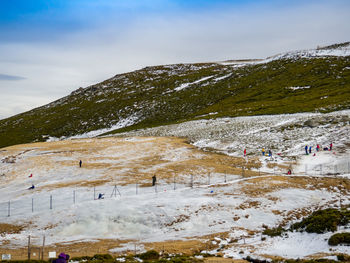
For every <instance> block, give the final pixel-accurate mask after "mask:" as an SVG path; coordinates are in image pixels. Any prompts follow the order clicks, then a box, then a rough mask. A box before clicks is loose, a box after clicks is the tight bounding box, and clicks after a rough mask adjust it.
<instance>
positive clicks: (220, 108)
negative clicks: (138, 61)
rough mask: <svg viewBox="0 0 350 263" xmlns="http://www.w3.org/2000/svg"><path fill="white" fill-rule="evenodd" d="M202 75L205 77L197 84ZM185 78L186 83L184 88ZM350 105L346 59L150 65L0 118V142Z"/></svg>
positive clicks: (349, 71) (348, 61)
mask: <svg viewBox="0 0 350 263" xmlns="http://www.w3.org/2000/svg"><path fill="white" fill-rule="evenodd" d="M205 77H210V78H208V79H206V80H202V81H199V80H201V79H203V78H205ZM186 83H191V84H189V85H187V86H185V85H183V86H181V84H186ZM180 87H185V88H183V89H180ZM293 87H302V88H293ZM176 88H178V90H176ZM349 108H350V57H323V58H299V59H281V60H275V61H272V62H269V63H266V64H257V65H247V66H242V67H237V66H235V65H222V64H217V63H207V64H185V65H184V64H178V65H170V66H157V67H147V68H144V69H142V70H138V71H134V72H131V73H126V74H121V75H117V76H115V77H114V78H111V79H109V80H106V81H104V82H102V83H99V84H96V85H93V86H91V87H88V88H85V89H79V90H77V91H75V92H73V93H72V94H70V95H69V96H67V97H64V98H62V99H60V100H58V101H56V102H53V103H51V104H48V105H46V106H43V107H40V108H37V109H34V110H31V111H29V112H26V113H22V114H19V115H16V116H13V117H11V118H8V119H4V120H0V147H5V146H8V145H14V144H19V143H26V142H32V141H44V140H46V139H47V137H48V136H53V137H62V136H72V135H76V134H81V133H86V132H89V131H93V130H97V129H102V128H109V127H111V126H112V125H115V124H117V123H118V122H119V121H122V120H125V119H128V118H130V117H133V118H134V121H133V122H130V123H128V126H127V127H125V128H121V129H116V130H115V131H114V132H123V131H128V130H133V129H139V128H147V127H154V126H160V125H166V124H172V123H177V122H184V121H189V120H194V119H201V118H218V117H236V116H246V115H262V114H281V113H296V112H309V111H310V112H311V111H319V112H330V111H334V110H341V109H349Z"/></svg>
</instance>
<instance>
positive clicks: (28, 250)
mask: <svg viewBox="0 0 350 263" xmlns="http://www.w3.org/2000/svg"><path fill="white" fill-rule="evenodd" d="M28 260H30V235H29V236H28Z"/></svg>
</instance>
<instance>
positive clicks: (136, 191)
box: [135, 183, 137, 195]
mask: <svg viewBox="0 0 350 263" xmlns="http://www.w3.org/2000/svg"><path fill="white" fill-rule="evenodd" d="M135 186H136V195H137V183H136V185H135Z"/></svg>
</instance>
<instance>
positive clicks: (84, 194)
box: [0, 161, 350, 217]
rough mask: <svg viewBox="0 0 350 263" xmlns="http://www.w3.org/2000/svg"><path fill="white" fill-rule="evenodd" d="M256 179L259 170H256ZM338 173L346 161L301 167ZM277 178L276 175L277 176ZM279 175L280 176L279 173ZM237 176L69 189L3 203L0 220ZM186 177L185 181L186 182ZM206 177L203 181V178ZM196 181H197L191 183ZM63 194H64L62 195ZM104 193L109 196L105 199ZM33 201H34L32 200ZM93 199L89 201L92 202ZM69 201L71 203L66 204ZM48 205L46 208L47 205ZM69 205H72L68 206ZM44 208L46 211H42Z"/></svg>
mask: <svg viewBox="0 0 350 263" xmlns="http://www.w3.org/2000/svg"><path fill="white" fill-rule="evenodd" d="M257 172H258V173H259V176H260V168H259V169H258V170H257ZM340 173H349V174H350V161H347V162H342V163H338V164H335V165H333V166H332V165H328V164H320V165H315V166H313V167H312V166H310V165H308V164H305V175H320V176H323V175H338V174H340ZM273 174H274V175H275V174H276V170H275V167H274V168H273ZM277 174H278V172H277ZM280 174H281V173H280ZM241 175H242V176H244V175H245V171H244V168H242V174H241ZM237 176H238V175H233V174H227V173H224V174H222V173H221V174H220V176H217V175H216V176H212V175H211V173H208V174H207V175H197V176H194V175H193V174H190V175H189V176H187V178H185V180H184V179H182V180H179V181H176V177H175V175H174V177H173V182H170V183H169V182H168V183H165V182H164V181H163V183H162V184H159V183H156V184H155V186H154V187H140V186H139V182H136V183H135V190H133V189H132V187H125V188H124V187H122V186H121V191H119V188H118V186H117V185H116V184H115V185H114V186H113V188H112V186H102V187H94V188H93V193H91V190H92V189H91V188H85V189H81V190H80V191H79V192H78V191H77V190H76V189H74V190H73V189H72V199H70V198H67V196H70V193H67V191H55V192H50V193H49V199H47V198H48V197H46V198H45V197H44V196H45V195H48V194H41V195H40V194H35V195H34V196H31V197H29V198H28V199H31V200H30V201H28V202H26V201H24V200H9V201H8V202H5V203H0V217H10V216H19V215H23V214H28V213H36V212H40V211H45V210H55V209H58V208H60V207H62V206H67V205H70V204H72V205H75V204H76V203H83V202H87V201H91V200H98V199H99V198H96V194H98V195H99V196H100V194H102V198H100V199H105V198H106V199H107V198H121V197H122V193H123V196H133V195H139V194H152V193H153V194H156V195H157V194H158V192H159V191H162V189H164V191H170V190H172V191H176V190H178V189H185V188H190V189H192V188H194V187H195V186H206V185H211V184H213V185H214V184H222V183H227V182H229V177H235V178H237ZM188 177H189V178H188ZM206 177H207V178H206ZM195 179H197V180H195ZM62 192H64V194H62ZM106 193H110V195H109V196H107V195H106ZM92 195H93V196H92ZM34 197H36V198H34ZM92 197H93V198H92ZM68 200H71V201H68ZM48 202H49V205H47V204H48ZM70 202H72V203H70ZM45 207H47V209H45Z"/></svg>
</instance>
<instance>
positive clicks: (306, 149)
mask: <svg viewBox="0 0 350 263" xmlns="http://www.w3.org/2000/svg"><path fill="white" fill-rule="evenodd" d="M305 153H306V155H308V154H309V153H308V152H307V145H306V146H305Z"/></svg>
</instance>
